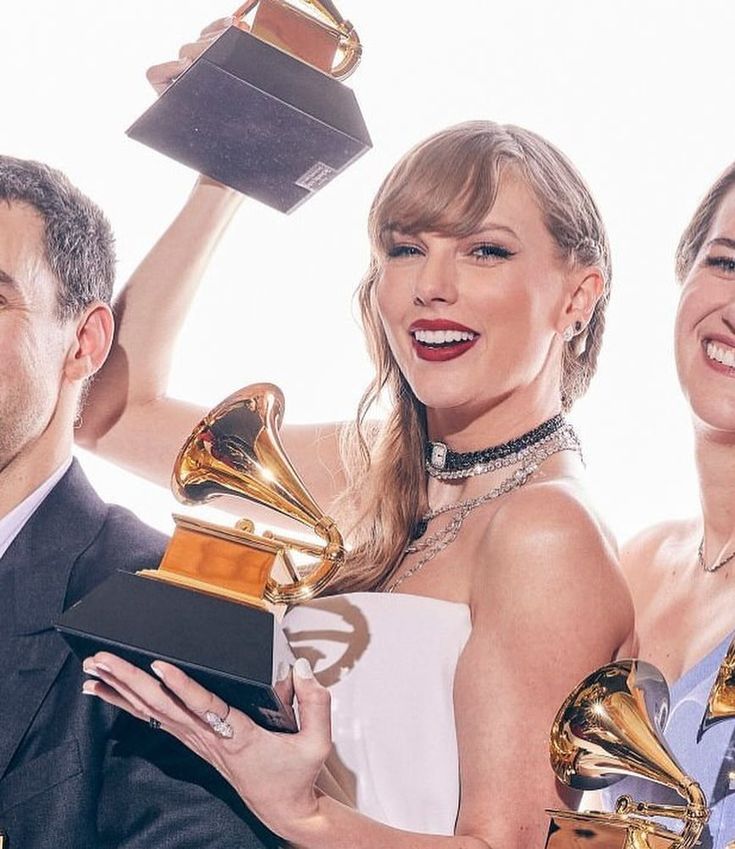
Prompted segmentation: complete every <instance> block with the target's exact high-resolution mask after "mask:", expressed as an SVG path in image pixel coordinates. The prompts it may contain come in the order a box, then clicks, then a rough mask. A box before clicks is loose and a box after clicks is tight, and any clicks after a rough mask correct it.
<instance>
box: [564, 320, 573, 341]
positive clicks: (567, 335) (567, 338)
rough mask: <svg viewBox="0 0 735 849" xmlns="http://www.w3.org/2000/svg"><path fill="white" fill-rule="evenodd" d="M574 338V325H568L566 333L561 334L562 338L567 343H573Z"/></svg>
mask: <svg viewBox="0 0 735 849" xmlns="http://www.w3.org/2000/svg"><path fill="white" fill-rule="evenodd" d="M573 336H574V330H573V328H572V325H571V324H568V325H567V326H566V327H565V328H564V332H563V333H562V334H561V338H562V339H563V340H564V341H565V342H571V341H572V337H573Z"/></svg>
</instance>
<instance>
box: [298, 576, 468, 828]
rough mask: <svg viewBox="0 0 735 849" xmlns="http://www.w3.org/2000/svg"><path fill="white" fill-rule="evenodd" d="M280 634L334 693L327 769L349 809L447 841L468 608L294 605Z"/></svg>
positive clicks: (434, 602) (386, 598) (376, 601)
mask: <svg viewBox="0 0 735 849" xmlns="http://www.w3.org/2000/svg"><path fill="white" fill-rule="evenodd" d="M283 625H284V629H285V631H286V636H287V637H288V639H289V642H290V643H291V646H292V648H293V650H294V653H295V654H296V655H297V656H300V657H306V658H307V659H308V660H309V661H310V662H311V664H312V666H313V667H314V670H315V673H316V676H317V678H318V679H319V680H320V681H321V683H322V684H324V685H325V686H326V687H328V688H329V690H330V692H331V694H332V734H333V739H334V753H333V756H332V758H331V759H330V761H329V762H328V764H327V765H328V767H329V769H330V772H331V773H332V775H333V777H334V778H335V779H336V780H337V782H338V783H339V785H340V787H341V788H342V790H343V791H344V792H345V794H346V795H347V797H348V798H349V799H350V800H351V801H352V803H353V804H354V806H355V807H356V808H357V809H358V810H359V811H361V812H362V813H364V814H366V815H367V816H369V817H371V818H373V819H376V820H379V821H380V822H383V823H386V824H387V825H391V826H394V827H396V828H402V829H407V830H410V831H417V832H421V833H425V834H444V835H449V834H453V833H454V826H455V821H456V818H457V810H458V806H459V765H458V754H457V737H456V730H455V724H454V702H453V686H454V675H455V670H456V667H457V661H458V659H459V656H460V654H461V652H462V649H463V648H464V645H465V643H466V641H467V638H468V636H469V633H470V630H471V621H470V611H469V607H467V605H465V604H458V603H455V602H449V601H442V600H440V599H433V598H427V597H424V596H415V595H407V594H403V593H393V594H387V593H346V594H344V595H339V596H331V597H327V598H320V599H316V600H314V601H311V602H308V603H307V604H302V605H298V606H297V607H295V608H293V609H292V610H291V611H289V613H287V614H286V617H285V618H284V622H283Z"/></svg>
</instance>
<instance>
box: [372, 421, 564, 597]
mask: <svg viewBox="0 0 735 849" xmlns="http://www.w3.org/2000/svg"><path fill="white" fill-rule="evenodd" d="M560 451H574V452H576V453H580V446H579V440H578V439H577V435H576V433H575V432H574V430H573V428H572V426H571V425H569V424H566V423H565V425H564V427H562V428H561V429H560V430H558V431H556V432H555V433H554V434H552V435H551V436H549V437H548V438H547V439H544V440H543V444H537V445H536V446H535V448H534V449H529V450H527V451H526V452H525V454H526V459H524V461H523V464H522V465H521V466H520V468H518V469H516V471H515V472H513V474H511V475H509V476H508V477H507V478H505V479H504V480H502V481H501V482H500V483H499V484H498V485H497V486H496V487H494V488H493V489H491V490H490V491H489V492H486V493H484V494H483V495H478V496H476V497H474V498H467V499H465V500H464V501H456V502H454V503H453V504H447V505H445V506H444V507H437V508H436V509H434V510H431V511H429V512H428V513H426V514H425V515H424V516H422V517H421V524H422V525H424V526H425V525H426V524H428V523H429V522H430V521H431V520H432V519H435V518H436V517H437V516H441V515H442V514H444V513H455V515H454V516H453V517H452V518H451V519H450V520H449V522H447V524H446V525H444V527H442V528H439V530H437V531H435V532H434V533H433V534H431V535H429V536H428V537H426V538H425V539H420V540H413V541H412V542H411V543H409V544H408V545H407V546H406V548H405V549H404V554H416V553H418V552H420V551H423V552H425V553H424V554H423V555H422V556H421V557H420V558H419V559H418V560H417V561H416V563H414V564H413V566H411V567H410V568H409V569H407V570H406V571H405V572H404V573H403V574H402V575H400V576H399V577H398V578H396V579H395V580H394V581H392V582H391V583H390V584H388V585H387V587H386V588H385V592H389V593H392V592H395V591H396V590H397V589H398V587H400V585H401V584H402V583H403V582H404V581H405V580H406V579H407V578H410V577H411V576H412V575H415V574H416V573H417V572H418V571H419V570H420V569H423V567H424V566H425V565H426V564H427V563H428V562H429V561H430V560H433V559H434V557H436V555H437V554H439V552H441V551H444V549H445V548H447V546H449V545H451V543H453V542H454V540H455V539H456V538H457V535H458V534H459V531H460V528H461V527H462V523H463V522H464V520H465V519H466V518H467V516H468V515H469V514H470V513H471V512H472V511H473V510H475V509H476V508H478V507H480V505H482V504H486V503H487V502H488V501H494V500H495V499H496V498H499V497H500V496H501V495H505V494H507V493H508V492H512V491H513V490H514V489H519V488H520V487H522V486H524V484H526V483H528V481H529V480H530V479H531V478H532V477H533V475H534V474H535V473H536V472H537V471H538V468H539V466H540V465H541V463H543V462H544V460H547V459H548V458H549V457H551V456H552V455H553V454H557V453H558V452H560Z"/></svg>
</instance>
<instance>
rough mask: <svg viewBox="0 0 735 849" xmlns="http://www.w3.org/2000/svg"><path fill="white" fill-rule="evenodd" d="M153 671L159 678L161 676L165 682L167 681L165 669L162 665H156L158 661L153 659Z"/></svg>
mask: <svg viewBox="0 0 735 849" xmlns="http://www.w3.org/2000/svg"><path fill="white" fill-rule="evenodd" d="M151 671H152V672H153V674H154V675H155V676H156V677H157V678H160V679H161V681H163V683H164V684H165V683H166V676H165V675H164V674H163V670H162V669H161V668H160V667H158V666H156V661H153V663H152V664H151Z"/></svg>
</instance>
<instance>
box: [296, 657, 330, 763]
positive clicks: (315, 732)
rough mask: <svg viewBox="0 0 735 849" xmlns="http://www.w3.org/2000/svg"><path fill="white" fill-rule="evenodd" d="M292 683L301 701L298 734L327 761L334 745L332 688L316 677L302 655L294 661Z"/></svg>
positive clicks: (299, 701)
mask: <svg viewBox="0 0 735 849" xmlns="http://www.w3.org/2000/svg"><path fill="white" fill-rule="evenodd" d="M293 685H294V691H295V693H296V698H297V699H298V703H299V723H300V725H301V731H300V734H299V736H300V737H301V738H302V739H303V740H304V741H305V742H308V745H309V746H310V748H312V749H313V751H314V752H315V753H316V754H317V755H318V756H319V758H321V760H324V759H325V758H326V757H327V755H328V754H329V750H330V749H331V748H332V711H331V699H330V696H329V690H327V689H326V687H322V685H321V684H320V683H319V682H318V681H317V680H316V678H315V677H314V673H313V671H312V669H311V666H310V664H309V661H308V660H306V659H305V658H303V657H300V658H299V659H298V660H297V661H296V663H295V664H294V667H293Z"/></svg>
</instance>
